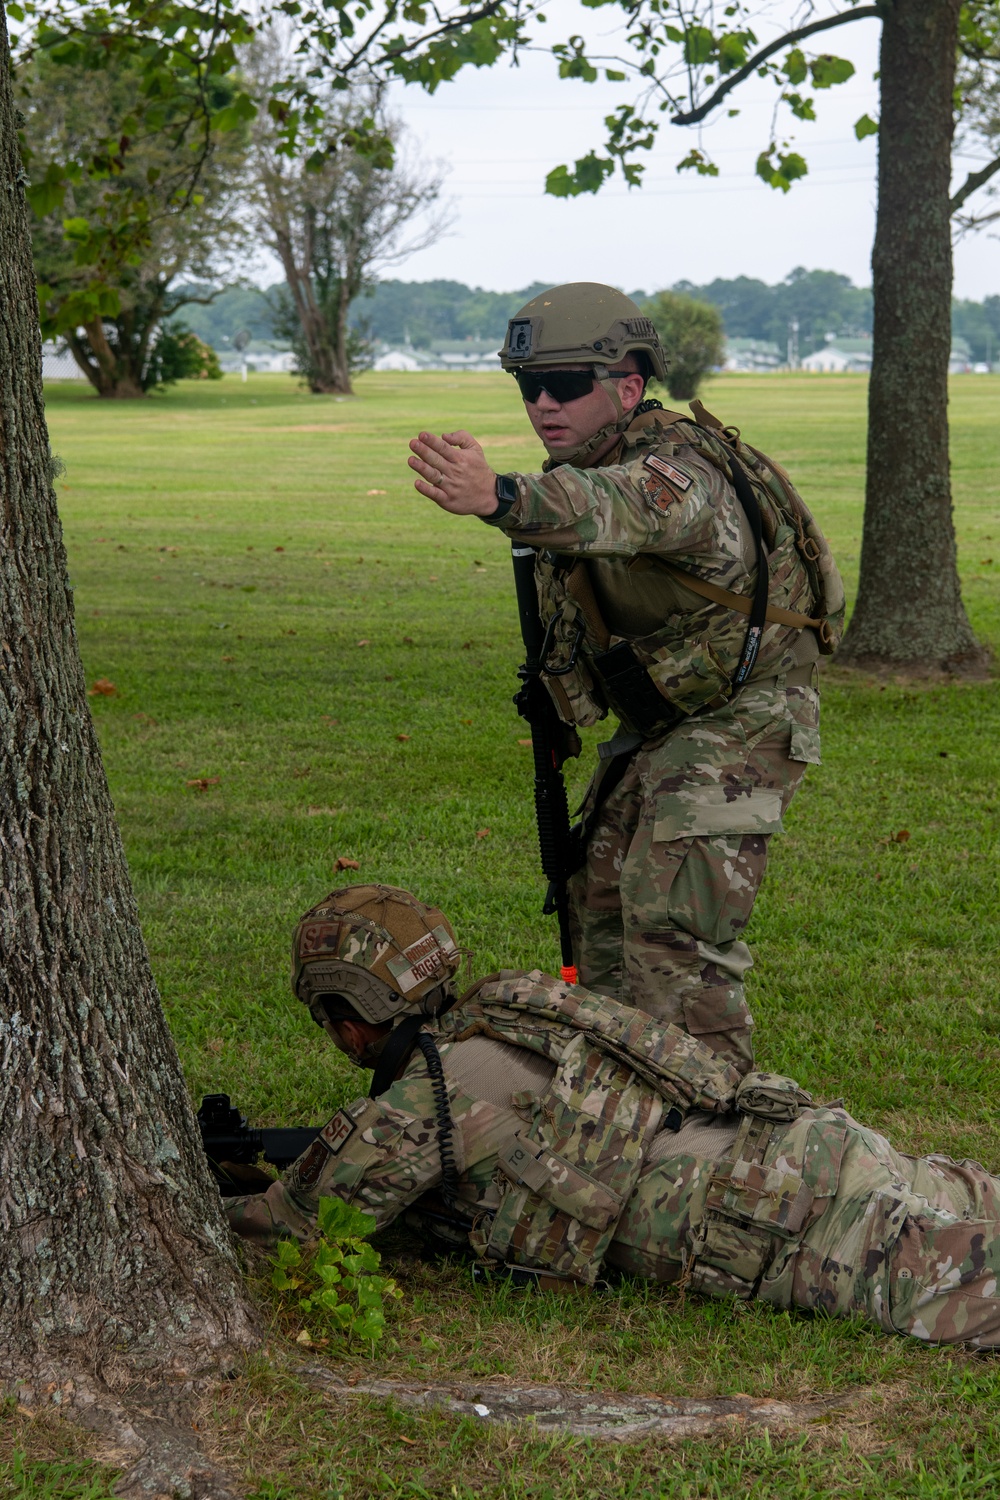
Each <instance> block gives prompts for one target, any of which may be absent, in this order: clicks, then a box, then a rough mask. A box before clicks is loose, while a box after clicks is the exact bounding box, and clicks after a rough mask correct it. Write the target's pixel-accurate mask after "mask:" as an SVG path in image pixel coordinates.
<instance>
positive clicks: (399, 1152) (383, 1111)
mask: <svg viewBox="0 0 1000 1500" xmlns="http://www.w3.org/2000/svg"><path fill="white" fill-rule="evenodd" d="M440 1181H441V1157H440V1152H439V1150H438V1136H437V1121H436V1117H435V1111H434V1097H433V1091H432V1088H431V1085H430V1081H429V1079H427V1078H413V1079H407V1078H404V1079H402V1080H400V1081H399V1082H398V1083H395V1084H393V1086H392V1088H391V1089H390V1090H389V1091H388V1092H387V1093H386V1094H383V1095H382V1097H381V1098H380V1099H356V1100H355V1101H354V1102H353V1103H352V1104H348V1105H346V1106H345V1107H344V1108H343V1109H340V1110H338V1111H337V1113H336V1114H335V1115H334V1117H333V1119H332V1120H330V1121H329V1122H328V1123H327V1124H326V1125H324V1127H323V1129H322V1130H321V1131H320V1133H319V1135H318V1136H317V1137H316V1140H315V1141H314V1142H313V1144H312V1145H311V1146H310V1148H309V1150H308V1151H306V1152H305V1153H304V1154H303V1155H302V1156H300V1157H299V1159H298V1161H297V1162H295V1163H294V1164H293V1165H292V1166H291V1167H289V1169H288V1171H287V1172H285V1173H283V1174H282V1176H281V1177H280V1178H278V1180H277V1181H276V1182H274V1183H272V1185H271V1186H270V1187H269V1188H268V1189H267V1191H266V1192H265V1193H255V1194H253V1195H252V1196H250V1197H246V1198H235V1199H231V1200H230V1201H229V1203H228V1204H227V1205H226V1217H227V1218H228V1220H229V1224H230V1227H231V1228H232V1229H233V1230H235V1232H236V1233H237V1234H239V1235H241V1236H242V1237H243V1238H244V1239H249V1240H254V1241H256V1243H258V1244H263V1245H271V1244H275V1243H276V1242H277V1241H278V1240H279V1239H281V1238H283V1237H286V1236H292V1237H294V1238H295V1239H306V1238H307V1237H308V1236H309V1235H310V1234H311V1233H312V1231H313V1229H314V1228H315V1224H316V1215H317V1212H318V1210H319V1200H320V1198H342V1199H343V1200H344V1202H345V1203H353V1204H354V1206H355V1207H356V1208H360V1209H363V1210H364V1211H365V1212H366V1213H370V1214H373V1215H374V1217H375V1222H376V1225H377V1227H378V1228H379V1229H382V1228H384V1227H385V1225H386V1224H391V1223H392V1221H393V1219H394V1218H395V1217H396V1216H397V1214H399V1213H401V1212H402V1211H403V1209H405V1208H406V1207H407V1206H408V1205H409V1204H410V1203H412V1202H413V1200H414V1199H415V1198H419V1196H420V1195H421V1193H425V1192H427V1191H428V1189H430V1188H433V1187H435V1186H437V1184H438V1183H439V1182H440Z"/></svg>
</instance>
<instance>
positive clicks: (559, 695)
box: [495, 410, 842, 1068]
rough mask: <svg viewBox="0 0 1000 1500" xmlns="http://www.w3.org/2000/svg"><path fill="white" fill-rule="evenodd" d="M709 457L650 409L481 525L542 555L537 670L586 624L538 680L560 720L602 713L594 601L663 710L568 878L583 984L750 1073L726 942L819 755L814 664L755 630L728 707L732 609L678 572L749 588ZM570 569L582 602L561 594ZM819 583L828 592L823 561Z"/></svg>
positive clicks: (789, 598)
mask: <svg viewBox="0 0 1000 1500" xmlns="http://www.w3.org/2000/svg"><path fill="white" fill-rule="evenodd" d="M740 453H741V458H742V459H743V460H744V462H745V464H746V466H747V467H748V470H749V472H750V473H751V476H752V477H753V478H754V479H755V481H756V480H761V481H763V480H765V479H767V478H768V477H773V475H772V471H771V470H769V469H768V468H767V465H766V463H765V462H764V460H763V459H762V458H761V457H760V456H759V455H756V454H755V453H754V452H753V451H752V450H750V449H748V448H745V447H741V448H740ZM725 464H726V448H725V445H724V444H723V443H722V441H721V440H720V439H719V438H718V436H717V435H716V434H715V433H714V432H712V431H709V430H707V429H705V428H702V427H699V426H697V425H696V424H695V423H694V422H693V421H692V420H691V418H685V417H683V416H682V415H680V414H678V413H669V412H664V411H662V410H659V411H649V412H646V413H644V414H643V415H641V416H640V417H638V418H637V419H636V421H634V422H633V423H632V425H631V426H630V427H629V428H628V430H627V431H626V432H625V433H624V434H623V435H622V437H621V439H620V440H619V442H618V444H617V446H616V447H615V448H614V449H613V450H612V451H611V452H610V453H609V454H608V455H607V456H606V457H605V458H604V459H603V460H602V461H601V467H598V468H591V469H579V468H572V467H569V466H568V465H558V466H556V467H554V468H551V469H550V470H549V472H547V473H544V474H535V475H514V476H512V477H513V479H514V480H515V481H516V485H517V492H518V498H517V500H516V501H515V502H514V503H513V505H512V507H511V508H510V509H509V510H508V511H507V512H506V513H505V514H504V515H502V516H501V517H500V518H499V519H498V520H497V521H496V522H495V524H498V525H500V526H502V528H503V530H504V531H505V532H507V534H508V535H509V536H510V537H511V538H512V540H518V541H525V542H529V543H530V544H531V546H532V547H536V548H538V549H539V559H538V563H537V565H536V577H537V579H538V584H539V597H540V605H541V613H542V617H543V619H545V620H550V619H552V618H553V616H556V617H557V625H556V627H555V631H554V650H553V652H552V653H551V654H550V660H552V661H553V663H554V664H556V665H561V664H565V662H567V661H569V660H570V656H571V654H572V646H573V641H574V640H575V638H576V635H577V633H578V632H579V631H584V630H585V634H584V636H583V642H582V646H581V647H580V650H579V655H578V659H577V665H576V666H575V667H574V668H573V670H571V671H569V672H566V673H565V674H562V675H559V676H551V677H549V678H548V679H547V685H548V686H549V688H550V691H551V692H552V694H553V697H554V699H555V701H556V705H557V707H558V708H559V709H560V712H561V714H562V716H563V718H564V719H566V720H567V721H573V722H576V723H577V724H584V725H586V724H593V723H596V722H597V721H598V720H599V719H600V718H602V717H603V716H604V714H605V713H606V712H607V709H608V703H607V700H606V695H604V696H602V693H601V687H600V683H599V681H597V680H596V678H597V674H596V672H595V670H594V669H593V661H594V653H595V651H596V649H597V647H596V643H595V640H594V629H593V622H594V618H595V606H596V614H597V617H599V620H600V621H601V622H603V624H604V625H606V627H607V631H608V633H609V636H610V640H611V641H612V642H615V641H617V640H621V639H625V640H628V641H629V642H630V644H631V645H632V647H633V649H634V650H636V651H637V654H638V655H639V657H640V659H641V660H642V661H643V662H644V663H645V664H646V666H647V670H648V672H649V675H650V677H652V678H653V679H654V680H655V683H656V686H657V687H658V688H659V691H660V693H661V694H662V695H663V698H664V704H663V707H664V710H665V711H666V710H668V709H670V710H672V724H673V727H671V721H670V720H668V721H667V724H666V727H664V728H663V729H662V730H660V731H659V732H657V733H655V734H654V735H653V736H652V737H651V738H650V737H646V739H645V741H644V742H643V743H641V744H639V743H638V742H639V740H640V738H641V737H640V736H639V735H638V734H635V735H633V736H632V737H631V744H632V745H635V746H637V747H638V748H637V753H636V754H635V756H634V758H633V759H632V760H631V762H630V763H629V765H628V767H627V769H626V771H625V774H624V777H623V778H622V780H621V781H620V783H619V785H618V786H617V787H616V788H615V789H614V790H613V791H612V792H611V793H610V795H608V796H607V799H606V800H605V801H604V803H603V806H602V807H601V809H600V812H599V813H598V815H597V816H596V818H593V819H592V820H591V826H590V836H589V841H588V847H587V852H586V863H585V865H584V866H583V868H582V869H581V870H580V871H579V872H578V873H577V874H576V876H575V877H574V878H573V879H572V880H571V882H570V891H569V894H570V907H571V921H572V927H573V934H574V958H575V959H576V963H577V967H578V970H579V975H580V980H581V983H583V984H585V985H587V986H588V987H590V988H592V989H595V990H598V991H600V992H602V993H605V994H609V995H611V994H614V995H619V996H620V997H621V998H622V999H623V1000H624V1001H626V1002H627V1003H629V1004H632V1005H636V1006H639V1007H641V1008H643V1009H645V1010H647V1011H649V1012H650V1013H651V1014H652V1015H654V1016H656V1017H657V1018H658V1019H660V1020H663V1021H669V1022H673V1023H676V1024H678V1025H680V1026H683V1027H685V1028H686V1029H687V1030H688V1031H690V1032H691V1033H692V1034H693V1035H696V1036H701V1037H704V1038H705V1040H706V1041H707V1042H709V1043H710V1044H711V1045H712V1046H713V1047H715V1048H716V1050H717V1051H719V1052H720V1053H722V1054H723V1055H724V1056H726V1057H727V1058H729V1059H731V1060H733V1061H734V1062H736V1063H737V1064H738V1065H739V1066H741V1067H743V1068H747V1067H749V1066H750V1064H751V1062H752V1059H753V1049H752V1042H751V1027H752V1024H753V1023H752V1020H751V1018H750V1014H749V1011H748V1009H747V1005H746V1001H745V998H744V990H743V978H744V975H745V973H746V971H747V970H748V969H749V967H750V965H751V958H750V953H749V950H748V948H747V946H746V944H745V942H744V941H743V936H742V935H743V932H744V930H745V928H746V925H747V923H748V921H749V919H750V914H751V911H752V910H753V904H754V900H755V898H756V895H757V891H758V889H759V887H760V883H761V880H762V878H763V875H764V868H765V864H766V860H767V846H768V840H769V838H770V835H771V834H772V833H774V832H777V831H779V830H780V828H781V819H782V815H783V813H784V811H785V809H786V807H787V806H788V803H789V801H790V800H791V798H792V795H793V794H794V792H795V789H796V787H797V786H798V784H799V781H800V780H801V778H802V775H803V772H804V770H805V766H806V764H807V763H809V762H813V763H818V761H819V758H820V757H819V694H818V691H817V687H816V677H815V669H814V667H813V665H812V664H813V663H814V662H815V660H816V658H817V657H818V655H819V654H820V653H819V647H818V645H817V641H816V637H815V633H814V632H813V631H811V630H800V629H794V628H790V627H789V626H788V625H787V624H783V623H780V622H778V623H771V624H769V625H767V626H766V627H765V630H764V633H763V638H762V643H761V648H760V653H759V656H758V661H757V666H756V667H755V670H754V675H753V677H752V678H751V681H750V683H749V684H748V685H747V686H746V687H745V688H743V690H742V691H741V692H739V693H738V694H737V695H736V696H735V697H733V698H732V699H730V700H729V701H725V700H726V694H727V692H728V688H729V682H730V678H731V674H732V672H733V670H734V667H733V663H735V662H736V661H738V660H739V657H740V654H741V651H742V648H743V643H744V640H745V637H746V631H747V618H746V615H745V614H741V613H738V612H736V611H735V610H732V609H726V608H722V607H720V606H719V604H718V603H713V602H706V600H705V599H704V598H701V597H699V596H698V595H697V594H696V593H693V592H692V591H691V589H690V588H688V587H687V585H686V584H685V583H684V581H683V573H687V574H693V575H696V576H697V577H698V578H700V579H702V580H704V581H706V582H708V583H710V584H714V585H716V586H717V587H720V588H722V589H725V590H729V591H731V592H733V593H740V594H746V593H747V592H748V591H751V589H752V581H753V578H754V576H755V574H756V553H755V548H754V544H753V541H752V537H751V534H750V529H749V524H748V522H747V519H746V517H745V515H744V513H743V510H742V508H741V507H740V505H739V504H738V503H737V501H736V498H735V492H734V490H733V487H732V484H731V482H730V481H729V479H728V478H727V477H726V472H725ZM651 465H653V467H651ZM775 472H777V471H775ZM755 489H756V490H757V492H758V497H759V498H761V497H765V498H763V503H762V510H763V511H764V515H765V534H766V541H767V543H768V551H769V556H770V566H769V574H770V580H769V582H770V599H771V602H772V603H773V604H776V605H778V606H780V607H781V608H783V609H786V610H791V611H795V612H799V613H801V612H803V611H804V612H805V613H809V611H810V608H811V604H812V599H811V593H810V584H809V579H808V576H807V572H806V569H805V567H804V566H803V564H802V561H801V558H800V556H799V544H800V543H801V540H802V539H801V536H799V537H798V538H797V537H796V535H795V533H794V530H793V528H792V527H791V526H790V525H787V524H784V525H783V524H777V523H776V521H775V514H774V513H773V512H769V511H768V510H767V508H766V505H767V502H766V485H764V484H763V483H760V484H755ZM779 520H780V518H779ZM768 525H770V531H768ZM543 549H544V550H543ZM577 560H582V563H583V571H585V573H586V587H587V595H586V596H581V594H580V590H579V588H575V586H574V579H575V580H577V581H579V573H578V572H577V570H576V569H572V564H573V563H574V562H575V561H577ZM675 569H680V570H683V571H682V574H681V576H678V575H677V573H676V571H675ZM570 570H571V571H570ZM828 573H829V574H830V575H832V576H831V577H830V578H829V579H828V581H830V582H831V585H832V586H831V588H830V591H829V593H830V596H831V597H833V598H835V599H836V597H837V589H838V588H839V587H840V585H839V578H837V576H836V570H835V569H833V568H832V563H829V564H828ZM839 597H840V600H841V602H842V590H841V592H840V595H839ZM588 600H589V608H588ZM612 706H614V705H613V704H612ZM625 728H626V729H627V728H629V726H628V725H627V724H626V725H625ZM616 739H617V741H618V743H622V741H621V731H619V735H618V736H617V737H616ZM624 743H625V746H626V748H627V747H628V744H629V741H625V742H624ZM609 748H610V750H614V749H615V742H614V741H612V742H610V746H609ZM600 775H601V773H600V772H599V773H598V776H597V777H595V779H594V782H593V783H592V784H591V788H590V790H589V792H588V796H587V801H586V802H585V804H584V809H583V811H584V817H585V818H588V817H589V816H590V815H591V812H592V809H593V804H594V797H595V791H596V787H597V785H598V784H599V780H600Z"/></svg>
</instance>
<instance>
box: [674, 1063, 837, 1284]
mask: <svg viewBox="0 0 1000 1500" xmlns="http://www.w3.org/2000/svg"><path fill="white" fill-rule="evenodd" d="M811 1104H812V1096H811V1095H810V1094H807V1093H806V1092H805V1091H804V1090H803V1089H800V1088H799V1086H798V1084H797V1083H794V1082H793V1081H792V1079H790V1078H782V1077H781V1076H780V1075H779V1074H774V1073H748V1074H747V1076H746V1078H744V1079H743V1081H742V1083H741V1084H740V1086H739V1088H738V1090H737V1093H736V1107H737V1109H738V1110H739V1112H740V1113H741V1114H742V1115H743V1116H744V1119H743V1121H742V1124H741V1125H740V1129H739V1132H738V1134H737V1137H736V1140H735V1142H734V1143H733V1148H732V1154H731V1156H730V1157H729V1158H727V1159H726V1160H725V1161H721V1162H718V1163H716V1165H715V1167H714V1169H713V1171H712V1175H711V1178H710V1180H709V1184H708V1193H707V1196H706V1200H705V1206H704V1212H703V1216H702V1219H701V1222H700V1223H699V1224H697V1225H695V1226H694V1230H693V1240H692V1245H691V1249H690V1252H689V1255H688V1258H687V1261H686V1264H685V1267H684V1275H683V1281H684V1285H685V1286H686V1287H688V1288H690V1289H691V1290H692V1291H696V1292H705V1293H707V1294H708V1295H710V1296H714V1297H724V1296H729V1297H738V1298H740V1299H741V1300H748V1299H750V1298H752V1297H756V1296H758V1295H760V1292H761V1283H762V1281H763V1279H764V1277H765V1276H766V1275H767V1273H768V1271H769V1270H770V1269H771V1267H772V1266H773V1265H774V1263H775V1261H776V1260H777V1259H778V1257H779V1256H780V1255H781V1254H782V1252H784V1251H786V1250H788V1249H790V1248H791V1247H792V1246H793V1244H794V1242H795V1241H797V1240H798V1239H800V1238H801V1236H802V1235H803V1234H804V1233H805V1231H806V1230H807V1229H808V1228H809V1227H810V1225H811V1224H813V1223H815V1221H816V1219H818V1218H819V1216H820V1214H822V1213H823V1212H824V1211H825V1210H826V1208H827V1207H828V1206H829V1205H830V1203H831V1202H832V1201H833V1198H834V1196H835V1195H836V1192H837V1187H838V1185H839V1180H840V1163H841V1158H842V1156H843V1153H844V1143H845V1141H846V1138H847V1126H846V1123H844V1117H843V1116H842V1115H836V1114H835V1113H834V1112H833V1111H832V1110H827V1109H824V1110H809V1112H808V1115H804V1114H803V1111H804V1110H805V1109H806V1108H807V1106H809V1105H811Z"/></svg>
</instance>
